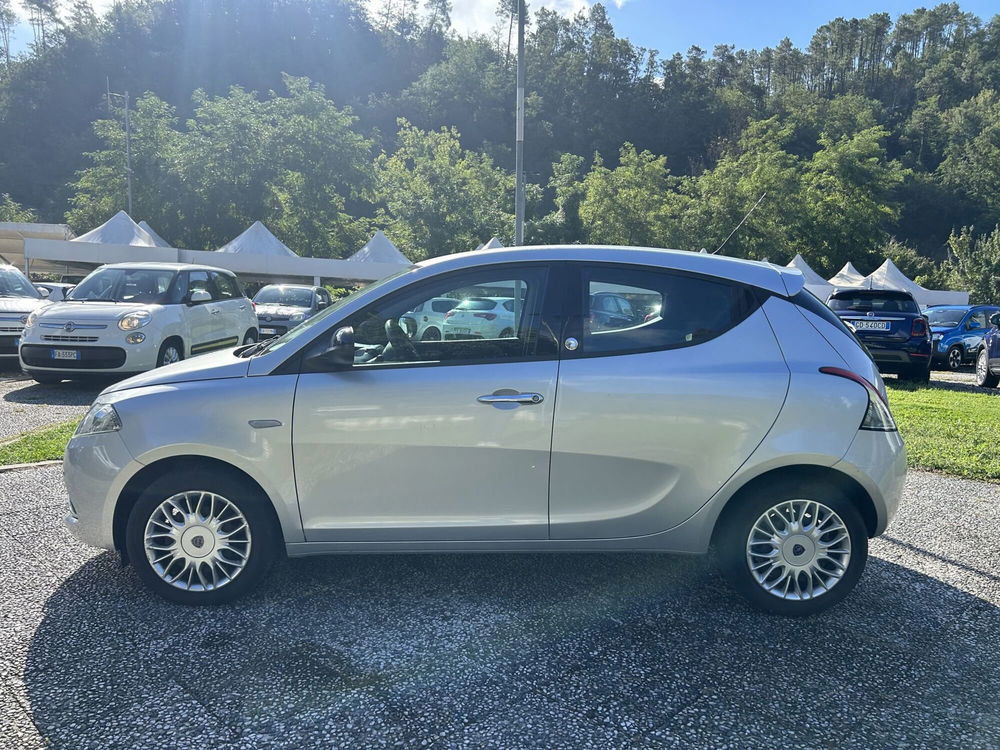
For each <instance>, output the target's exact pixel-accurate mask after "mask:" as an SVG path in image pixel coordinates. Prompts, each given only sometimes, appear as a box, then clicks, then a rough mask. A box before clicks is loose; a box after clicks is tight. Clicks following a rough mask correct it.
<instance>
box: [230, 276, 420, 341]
mask: <svg viewBox="0 0 1000 750" xmlns="http://www.w3.org/2000/svg"><path fill="white" fill-rule="evenodd" d="M412 270H413V267H412V266H411V267H408V268H404V269H403V270H402V271H399V272H397V273H394V274H392V276H386V277H385V278H384V279H380V280H379V281H376V282H373V283H371V284H369V285H368V286H365V287H362V288H360V289H355V290H354V291H353V292H351V293H350V294H348V295H347V296H346V297H341V298H340V299H338V300H335V301H334V303H333V304H332V305H330V306H329V307H328V308H326V309H325V310H323V312H321V313H319V314H317V315H313V316H312V317H311V318H309V319H308V320H305V321H303V322H302V323H299V324H298V325H297V326H295V328H292V329H291V330H290V331H288V333H286V334H285V335H284V336H278V337H277V338H273V339H271V340H270V341H268V342H267V343H266V344H265V345H264V346H263V347H261V349H259V350H258V351H256V352H254V354H262V353H264V352H271V351H275V350H276V349H280V348H281V347H283V346H285V345H286V344H289V343H291V342H292V341H294V340H295V339H297V338H298V337H299V336H302V335H303V334H306V333H309V332H310V331H311V330H312V328H313V327H314V326H317V325H320V324H322V322H323V321H324V320H326V319H327V318H328V317H330V315H332V314H334V313H336V312H337V310H339V309H340V308H342V307H343V306H344V305H346V304H348V303H349V302H353V301H354V300H355V299H357V298H358V297H359V296H360V295H362V294H367V293H368V292H370V291H372V290H374V289H378V288H379V287H381V286H382V285H384V284H387V283H389V282H390V281H392V280H393V279H396V278H398V277H400V276H402V275H403V274H407V273H410V272H411V271H412ZM262 291H263V290H262ZM244 356H246V355H244Z"/></svg>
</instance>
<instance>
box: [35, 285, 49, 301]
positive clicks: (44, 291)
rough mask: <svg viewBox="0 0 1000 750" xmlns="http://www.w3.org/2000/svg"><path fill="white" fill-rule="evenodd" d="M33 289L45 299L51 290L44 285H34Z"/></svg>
mask: <svg viewBox="0 0 1000 750" xmlns="http://www.w3.org/2000/svg"><path fill="white" fill-rule="evenodd" d="M35 289H37V290H38V293H39V294H40V295H42V297H44V298H45V299H48V297H49V295H50V294H52V290H51V289H48V288H47V287H44V286H36V287H35Z"/></svg>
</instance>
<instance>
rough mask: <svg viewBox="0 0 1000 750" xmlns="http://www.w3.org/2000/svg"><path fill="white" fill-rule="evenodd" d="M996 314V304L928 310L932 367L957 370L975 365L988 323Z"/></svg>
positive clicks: (944, 306)
mask: <svg viewBox="0 0 1000 750" xmlns="http://www.w3.org/2000/svg"><path fill="white" fill-rule="evenodd" d="M998 312H1000V307H997V306H996V305H936V306H934V307H931V308H930V309H928V310H927V322H928V323H930V326H931V343H932V344H933V348H934V362H935V364H941V365H944V366H945V367H947V368H948V369H949V370H957V369H958V368H959V367H961V366H962V365H964V364H966V363H967V362H975V361H976V357H977V356H978V355H979V348H980V347H981V346H982V345H983V335H984V334H985V333H986V331H987V330H989V327H990V322H989V320H990V318H991V317H992V316H993V315H995V314H996V313H998Z"/></svg>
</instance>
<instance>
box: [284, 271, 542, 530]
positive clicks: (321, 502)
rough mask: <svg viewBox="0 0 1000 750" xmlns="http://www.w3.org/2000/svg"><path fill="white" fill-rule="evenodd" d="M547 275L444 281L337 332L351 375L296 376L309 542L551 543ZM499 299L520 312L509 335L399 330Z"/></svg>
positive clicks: (382, 305) (493, 274) (375, 308)
mask: <svg viewBox="0 0 1000 750" xmlns="http://www.w3.org/2000/svg"><path fill="white" fill-rule="evenodd" d="M549 270H550V269H549V268H548V267H547V266H545V265H538V264H534V265H532V264H528V265H516V266H498V267H492V268H490V269H486V270H483V269H478V270H475V271H466V272H461V273H457V274H449V275H447V276H445V277H438V278H437V279H434V280H431V281H429V282H425V283H422V284H420V285H419V286H415V285H411V286H410V287H408V288H406V289H403V290H398V291H396V292H394V293H392V294H389V295H387V296H386V297H383V298H382V299H380V300H378V301H376V302H375V303H373V304H372V305H369V306H368V307H367V308H365V309H364V310H362V311H360V312H358V313H357V314H356V315H353V316H351V317H350V318H349V319H347V320H345V321H341V323H342V324H343V325H349V326H351V327H353V329H354V340H355V351H356V356H355V364H354V366H353V367H350V368H349V369H346V370H341V371H332V372H308V371H305V370H304V371H303V372H302V374H301V375H300V376H299V381H298V386H297V389H296V394H295V405H294V420H293V425H294V426H293V431H292V435H293V445H294V454H295V481H296V486H297V488H298V493H299V507H300V511H301V514H302V523H303V527H304V531H305V536H306V540H307V541H352V540H353V541H362V540H374V541H392V540H397V541H400V540H407V541H428V540H488V539H540V538H545V537H546V536H547V533H548V481H549V451H550V442H551V438H552V415H553V407H554V402H555V389H556V377H557V373H558V357H557V349H556V340H555V336H554V334H553V333H552V331H553V330H554V329H555V328H556V327H557V325H556V324H553V323H551V322H550V316H551V315H552V314H553V313H552V311H551V309H550V308H547V307H546V305H547V304H549V300H550V299H551V294H550V293H549V290H548V287H547V284H548V278H549V275H550V273H549ZM517 290H519V291H517ZM497 292H499V293H502V294H504V295H505V296H513V294H514V293H520V295H521V299H522V301H523V306H522V312H521V315H520V317H519V319H518V320H517V323H516V328H517V331H516V335H515V336H513V337H511V338H507V339H489V340H487V339H479V338H474V337H472V335H471V334H470V335H469V336H468V337H465V338H456V339H451V340H448V341H443V340H439V341H419V340H417V338H416V337H415V336H414V337H413V338H410V337H409V336H407V335H406V334H405V332H404V330H403V328H402V327H401V326H400V325H399V319H400V317H401V316H402V315H403V314H404V313H405V312H407V311H410V310H413V309H414V307H415V306H417V305H419V304H421V303H423V302H426V301H428V300H431V299H433V298H434V297H441V296H449V297H454V298H456V299H461V298H464V297H482V296H488V295H489V294H492V293H497ZM324 336H325V337H326V339H327V340H329V336H330V331H326V332H325V333H324ZM317 343H319V344H322V343H323V342H322V340H321V341H319V342H317ZM305 369H306V370H307V369H308V367H306V368H305Z"/></svg>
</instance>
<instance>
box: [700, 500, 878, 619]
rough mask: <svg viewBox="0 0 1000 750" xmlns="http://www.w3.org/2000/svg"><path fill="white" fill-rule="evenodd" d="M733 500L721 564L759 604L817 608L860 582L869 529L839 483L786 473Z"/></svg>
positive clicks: (718, 544)
mask: <svg viewBox="0 0 1000 750" xmlns="http://www.w3.org/2000/svg"><path fill="white" fill-rule="evenodd" d="M733 502H734V503H737V504H736V505H734V506H731V507H732V510H731V511H729V512H727V513H725V514H724V516H723V518H722V519H721V521H720V524H719V527H718V529H717V532H716V534H715V538H714V545H715V550H716V553H717V557H718V561H719V568H720V571H721V572H722V574H723V575H724V576H725V578H726V580H727V581H728V582H729V584H730V585H731V586H732V587H733V588H734V589H736V591H738V592H739V593H740V594H742V595H743V596H744V597H745V598H746V599H747V600H748V601H749V602H750V604H752V605H753V606H754V607H756V608H757V609H760V610H763V611H765V612H771V613H773V614H779V615H786V616H790V617H801V616H806V615H812V614H816V613H817V612H822V611H823V610H825V609H828V608H829V607H832V606H834V605H835V604H837V603H838V602H840V601H841V600H843V599H844V598H845V597H846V596H847V595H848V594H850V593H851V591H852V590H853V589H854V587H855V586H856V585H857V582H858V580H859V579H860V578H861V574H862V572H864V568H865V563H866V562H867V560H868V533H867V529H866V528H865V524H864V521H863V520H862V518H861V514H860V513H859V512H858V509H857V507H856V506H855V505H854V503H853V502H852V501H851V499H850V498H849V497H847V496H846V495H845V494H844V493H843V492H841V491H840V490H839V489H838V488H836V487H833V486H829V485H824V484H822V483H820V482H793V481H779V482H777V483H772V484H768V485H765V486H761V487H758V488H756V489H753V490H750V491H749V492H748V493H747V494H745V495H743V496H741V497H737V498H735V499H734V500H733ZM727 510H728V509H727ZM817 519H818V521H817ZM817 523H818V528H817V527H816V525H817ZM772 531H773V533H772ZM773 540H783V541H781V542H775V541H773ZM824 546H825V547H826V548H827V549H826V550H825V551H824V550H823V547H824ZM769 558H773V559H774V561H775V562H770V563H769V562H768V559H769ZM751 565H754V566H756V569H752V568H751ZM768 565H770V567H767V566H768Z"/></svg>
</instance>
